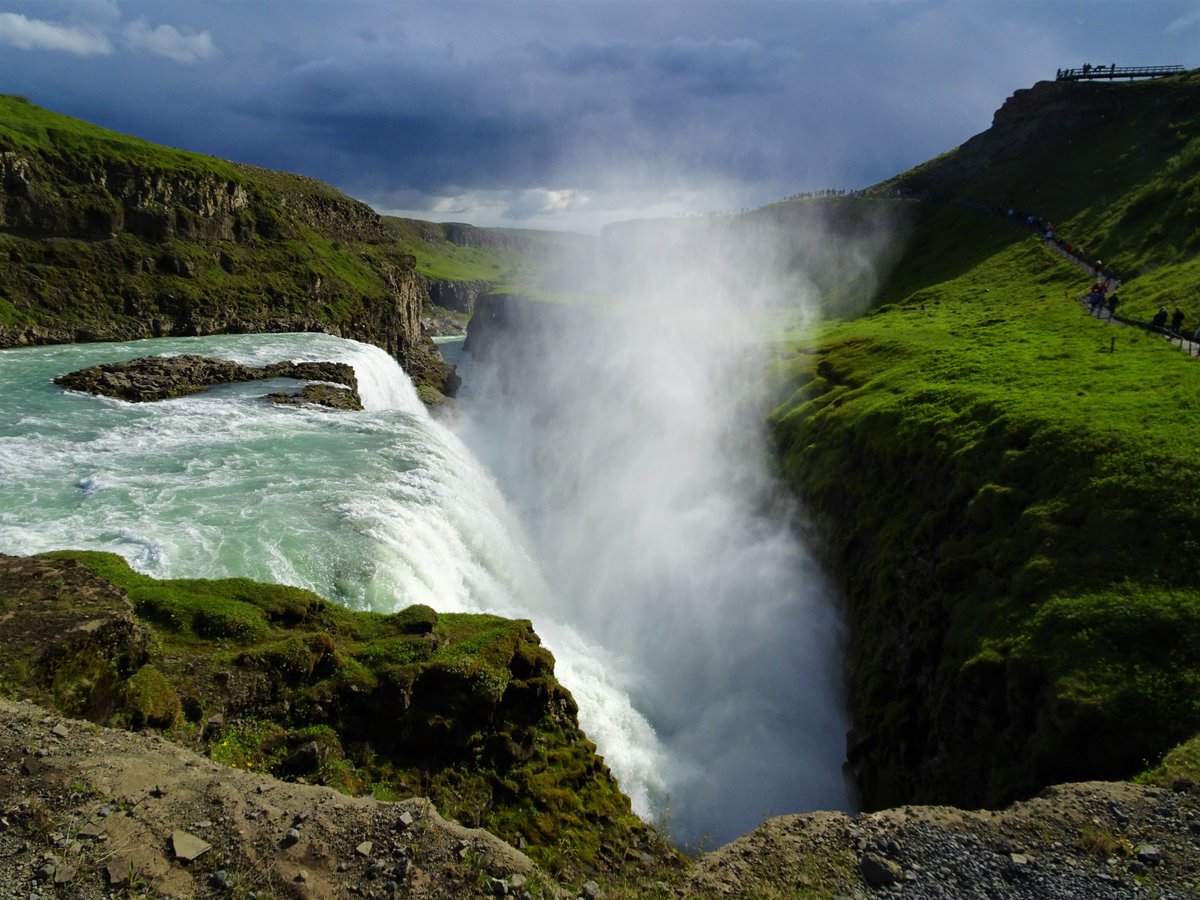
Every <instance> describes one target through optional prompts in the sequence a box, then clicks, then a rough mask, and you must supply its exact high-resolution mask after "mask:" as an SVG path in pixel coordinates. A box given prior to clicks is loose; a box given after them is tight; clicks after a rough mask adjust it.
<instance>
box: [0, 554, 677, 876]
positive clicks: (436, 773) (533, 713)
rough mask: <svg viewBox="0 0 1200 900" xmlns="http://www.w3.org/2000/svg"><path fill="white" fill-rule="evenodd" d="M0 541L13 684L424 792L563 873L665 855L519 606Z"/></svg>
mask: <svg viewBox="0 0 1200 900" xmlns="http://www.w3.org/2000/svg"><path fill="white" fill-rule="evenodd" d="M0 561H3V563H4V570H3V572H0V581H2V582H3V585H2V586H3V588H4V590H0V615H3V616H4V617H5V621H6V626H7V627H6V632H7V636H6V638H5V639H4V640H0V686H3V687H4V688H5V689H7V690H8V691H9V692H11V693H13V694H16V695H20V696H22V697H27V698H30V699H34V700H37V701H39V702H42V703H46V704H48V705H52V706H55V707H56V708H58V709H60V710H61V711H63V712H64V713H67V714H69V715H75V716H81V717H86V718H90V719H92V720H93V721H97V722H102V723H106V724H112V725H117V726H123V727H127V728H134V729H144V728H153V729H157V730H159V731H161V732H163V733H164V734H166V735H168V736H169V737H171V738H172V739H174V740H177V741H180V742H182V743H184V744H187V745H190V746H194V747H196V748H198V749H200V750H202V751H203V752H206V753H207V754H208V755H209V756H211V758H213V759H214V760H216V761H218V762H221V763H224V764H226V765H231V766H236V767H239V768H246V769H252V770H254V771H261V772H267V773H271V774H274V775H277V776H280V777H284V778H296V779H302V780H304V781H307V782H310V783H319V784H327V785H330V786H333V787H335V788H338V789H339V790H342V791H345V792H349V793H356V794H358V793H364V792H373V793H375V794H376V795H377V796H380V797H382V798H384V799H391V798H400V797H410V796H428V797H430V798H431V799H433V800H434V802H435V803H437V804H438V806H439V808H440V809H441V811H442V812H443V813H444V814H445V815H448V816H451V817H454V818H456V819H458V820H459V821H460V822H462V823H463V824H467V825H471V826H478V827H484V828H487V829H488V830H489V831H491V832H493V833H494V834H496V835H498V836H500V837H502V838H504V839H506V840H508V841H510V842H511V843H514V844H516V845H518V846H522V847H523V848H524V849H525V851H526V852H527V853H528V854H529V855H530V856H531V857H533V858H534V859H535V860H536V861H538V862H539V863H541V864H542V865H544V866H546V867H547V868H549V869H550V870H551V871H553V872H555V873H558V874H560V875H562V876H564V877H567V876H569V877H576V876H579V875H584V874H593V873H595V874H600V873H603V874H605V875H607V876H610V877H612V876H617V875H620V874H622V873H623V872H624V870H625V869H626V867H627V866H628V865H629V862H628V859H629V857H628V856H627V852H628V851H630V850H631V849H636V850H637V852H638V853H643V852H646V853H651V854H654V855H655V856H656V857H660V858H662V859H666V860H668V861H669V860H671V859H673V854H672V852H671V851H670V850H669V848H667V846H666V845H665V843H664V842H663V841H662V840H661V839H660V838H659V837H658V836H657V835H656V834H655V833H654V832H653V831H652V830H651V829H649V828H648V827H647V826H645V825H644V824H643V823H642V822H641V821H640V820H639V819H638V818H637V817H636V816H635V815H634V814H633V812H632V811H631V809H630V805H629V801H628V799H627V798H626V797H625V796H624V795H623V794H622V793H621V791H620V790H619V788H618V786H617V784H616V782H615V780H614V779H613V778H612V776H611V774H610V773H609V770H608V768H607V767H606V766H605V765H604V762H603V760H602V759H601V758H600V757H599V756H597V755H596V748H595V746H594V745H593V744H592V743H591V742H590V741H588V740H587V738H586V737H585V736H584V735H583V733H582V732H581V731H580V729H579V727H578V724H577V721H576V706H575V702H574V700H573V699H572V697H571V695H570V693H569V692H568V691H567V690H566V689H565V688H564V687H563V686H562V685H560V684H559V683H558V681H557V680H556V679H555V678H554V674H553V666H554V660H553V657H552V656H551V654H550V653H549V651H547V650H546V649H545V648H544V647H542V646H541V645H540V643H539V641H538V638H537V636H536V635H535V634H534V633H533V630H532V628H531V626H530V623H529V622H528V621H521V620H516V621H514V620H508V619H501V618H498V617H495V616H486V615H466V614H448V613H440V614H439V613H436V612H434V611H433V610H432V609H430V608H428V607H425V606H410V607H408V608H406V609H403V610H400V611H399V612H396V613H392V614H376V613H366V612H355V611H351V610H348V609H346V608H344V607H341V606H338V605H337V604H333V603H329V602H326V601H325V600H323V599H322V598H320V597H318V596H316V595H315V594H312V593H309V592H307V591H303V590H299V589H296V588H290V587H283V586H277V585H264V584H259V583H256V582H251V581H246V580H242V579H228V580H218V581H200V580H176V581H160V580H156V579H153V578H149V577H147V576H144V575H140V574H138V573H136V572H134V571H133V570H132V569H130V568H129V566H128V564H127V563H126V562H125V561H124V560H123V559H122V558H120V557H117V556H114V555H110V554H104V553H94V552H60V553H50V554H45V555H44V556H41V557H36V558H29V559H21V558H14V557H0ZM45 628H50V629H51V631H49V632H47V633H44V634H43V633H40V632H38V629H45ZM35 632H37V633H35ZM631 871H632V870H631Z"/></svg>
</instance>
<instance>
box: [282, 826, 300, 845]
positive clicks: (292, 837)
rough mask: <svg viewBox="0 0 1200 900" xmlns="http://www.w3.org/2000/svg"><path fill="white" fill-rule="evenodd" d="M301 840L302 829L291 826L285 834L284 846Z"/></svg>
mask: <svg viewBox="0 0 1200 900" xmlns="http://www.w3.org/2000/svg"><path fill="white" fill-rule="evenodd" d="M299 842H300V829H299V828H289V829H288V830H287V834H285V835H284V836H283V846H285V847H290V846H292V845H293V844H296V843H299Z"/></svg>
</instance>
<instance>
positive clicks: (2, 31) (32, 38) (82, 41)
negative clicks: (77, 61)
mask: <svg viewBox="0 0 1200 900" xmlns="http://www.w3.org/2000/svg"><path fill="white" fill-rule="evenodd" d="M0 43H3V44H9V45H10V46H13V47H17V48H19V49H21V50H52V51H57V52H62V53H73V54H75V55H77V56H97V55H105V54H109V53H112V52H113V48H112V44H110V43H109V41H108V38H107V37H106V36H105V35H104V34H102V33H96V32H94V31H91V30H88V29H85V28H80V27H76V26H71V25H61V24H58V23H55V22H47V21H45V20H43V19H29V18H26V17H25V16H23V15H21V14H20V13H0Z"/></svg>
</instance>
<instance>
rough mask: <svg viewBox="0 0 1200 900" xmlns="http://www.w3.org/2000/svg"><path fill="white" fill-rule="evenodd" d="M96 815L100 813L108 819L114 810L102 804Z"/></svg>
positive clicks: (101, 816)
mask: <svg viewBox="0 0 1200 900" xmlns="http://www.w3.org/2000/svg"><path fill="white" fill-rule="evenodd" d="M96 815H98V816H99V817H100V818H102V819H107V818H108V817H109V816H110V815H112V810H111V809H109V808H108V807H107V806H102V807H100V808H99V809H98V810H96Z"/></svg>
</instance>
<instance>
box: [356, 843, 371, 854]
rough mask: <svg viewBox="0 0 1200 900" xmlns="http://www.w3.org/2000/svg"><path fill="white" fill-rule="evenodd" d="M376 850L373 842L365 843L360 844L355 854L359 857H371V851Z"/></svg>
mask: <svg viewBox="0 0 1200 900" xmlns="http://www.w3.org/2000/svg"><path fill="white" fill-rule="evenodd" d="M374 848H375V845H374V844H373V843H372V842H371V841H363V842H362V843H361V844H359V845H358V846H357V847H355V848H354V852H355V853H357V854H358V855H359V856H370V855H371V851H372V850H373V849H374Z"/></svg>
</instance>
